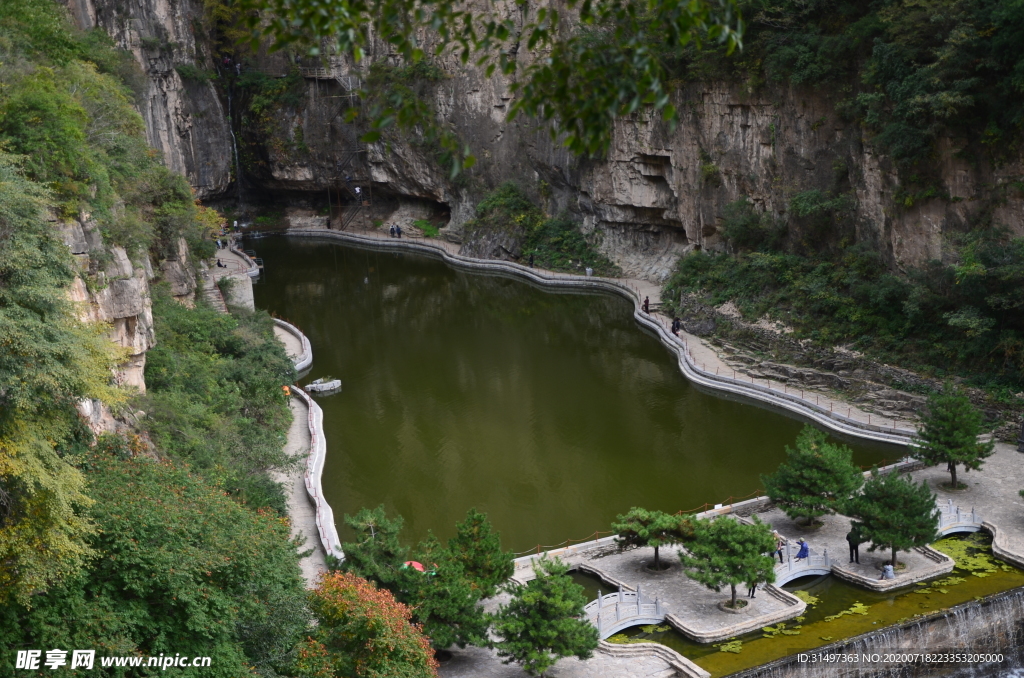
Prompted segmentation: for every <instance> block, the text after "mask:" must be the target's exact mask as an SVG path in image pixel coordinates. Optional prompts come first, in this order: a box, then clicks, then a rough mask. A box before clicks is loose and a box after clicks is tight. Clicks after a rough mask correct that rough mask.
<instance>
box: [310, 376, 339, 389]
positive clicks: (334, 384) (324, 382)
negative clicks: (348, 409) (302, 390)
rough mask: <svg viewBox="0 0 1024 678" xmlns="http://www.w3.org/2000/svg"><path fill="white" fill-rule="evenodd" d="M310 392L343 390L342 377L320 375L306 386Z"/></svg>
mask: <svg viewBox="0 0 1024 678" xmlns="http://www.w3.org/2000/svg"><path fill="white" fill-rule="evenodd" d="M306 390H307V391H309V392H310V393H334V392H335V391H340V390H341V379H335V378H334V377H320V378H319V379H314V380H313V381H312V382H310V383H309V384H308V385H307V386H306Z"/></svg>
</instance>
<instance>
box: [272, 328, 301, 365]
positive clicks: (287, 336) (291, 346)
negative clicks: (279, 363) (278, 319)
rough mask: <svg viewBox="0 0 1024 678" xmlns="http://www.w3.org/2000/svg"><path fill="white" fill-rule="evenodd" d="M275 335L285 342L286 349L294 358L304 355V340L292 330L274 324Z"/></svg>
mask: <svg viewBox="0 0 1024 678" xmlns="http://www.w3.org/2000/svg"><path fill="white" fill-rule="evenodd" d="M274 336H275V337H277V339H278V341H280V342H281V343H282V344H284V350H285V352H286V353H287V354H288V356H289V357H291V358H292V359H293V360H294V359H296V358H298V357H299V356H300V355H302V342H301V341H299V339H298V337H296V336H295V335H294V334H292V333H291V332H288V331H287V330H285V329H282V328H280V327H278V326H277V325H274Z"/></svg>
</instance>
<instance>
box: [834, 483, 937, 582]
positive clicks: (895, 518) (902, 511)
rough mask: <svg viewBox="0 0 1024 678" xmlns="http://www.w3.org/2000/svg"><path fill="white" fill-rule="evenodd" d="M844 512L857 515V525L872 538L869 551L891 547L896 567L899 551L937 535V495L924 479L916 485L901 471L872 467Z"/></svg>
mask: <svg viewBox="0 0 1024 678" xmlns="http://www.w3.org/2000/svg"><path fill="white" fill-rule="evenodd" d="M844 512H845V513H846V514H847V515H849V516H851V517H853V518H854V519H855V522H854V523H853V527H854V529H860V532H861V534H862V535H863V536H864V538H865V539H868V540H869V541H871V546H870V548H869V549H868V550H869V551H874V550H875V549H878V548H891V549H892V565H893V567H896V553H897V551H909V550H910V549H912V548H914V547H917V546H924V545H926V544H930V543H931V542H933V541H935V540H936V539H937V538H938V534H937V533H936V528H937V526H938V522H939V509H938V508H936V506H935V495H934V494H932V493H931V491H930V490H929V489H928V485H927V484H925V483H924V482H922V483H921V484H920V485H917V484H915V483H914V482H913V481H912V480H911V479H910V478H904V477H901V476H900V475H899V474H898V473H888V474H886V475H879V474H878V471H877V469H876V470H873V471H872V472H871V478H870V479H868V481H867V482H866V483H864V490H863V492H861V494H859V495H858V496H856V497H853V498H852V499H850V500H849V501H848V502H847V505H846V507H845V511H844Z"/></svg>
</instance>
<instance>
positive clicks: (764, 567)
mask: <svg viewBox="0 0 1024 678" xmlns="http://www.w3.org/2000/svg"><path fill="white" fill-rule="evenodd" d="M686 549H687V550H686V551H680V552H679V560H680V561H681V562H682V563H683V567H684V568H685V570H686V576H687V577H689V578H690V579H693V580H694V581H697V582H700V583H701V584H703V585H704V586H706V587H708V588H709V589H711V590H713V591H716V592H717V591H721V590H722V587H723V586H726V585H728V586H729V587H730V588H731V589H732V601H731V602H730V606H731V607H736V585H737V584H741V583H744V582H746V583H748V584H754V583H758V582H766V583H769V584H770V583H772V582H774V581H775V561H774V560H773V559H772V557H771V556H770V555H767V554H769V553H771V552H772V551H774V550H775V537H773V536H772V531H771V528H770V527H769V526H768V525H765V524H764V523H762V522H760V521H759V520H757V518H756V517H755V518H754V524H753V525H748V524H746V523H741V522H739V521H738V520H733V519H732V518H718V519H717V520H711V521H708V520H698V521H696V522H695V524H694V538H693V540H692V541H691V542H689V543H688V544H687V545H686ZM687 551H688V552H687Z"/></svg>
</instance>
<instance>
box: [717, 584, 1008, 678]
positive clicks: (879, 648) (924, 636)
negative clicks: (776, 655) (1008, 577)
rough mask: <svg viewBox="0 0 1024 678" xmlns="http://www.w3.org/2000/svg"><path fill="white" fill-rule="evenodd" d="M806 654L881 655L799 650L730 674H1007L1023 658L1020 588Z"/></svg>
mask: <svg viewBox="0 0 1024 678" xmlns="http://www.w3.org/2000/svg"><path fill="white" fill-rule="evenodd" d="M926 652H927V653H939V652H941V653H949V652H952V653H957V652H959V653H965V652H966V653H979V654H989V653H995V654H1002V655H1003V656H1004V658H1005V660H1004V662H1002V663H1001V664H988V665H985V664H983V663H979V662H976V661H966V662H959V663H941V664H937V663H936V664H916V665H915V663H914V662H912V661H909V662H908V661H894V660H893V659H894V658H892V657H890V658H889V659H890V661H885V655H886V654H895V655H897V657H896V658H895V659H899V658H901V657H902V656H904V655H907V654H914V653H926ZM806 654H807V655H816V656H822V655H826V656H827V655H832V656H838V657H847V658H849V657H852V656H853V655H857V656H859V657H860V658H861V659H863V658H864V655H865V654H867V655H875V654H877V655H879V659H880V661H877V662H874V661H867V662H864V661H862V662H860V663H857V664H854V663H844V662H831V663H829V662H815V663H812V662H811V661H809V659H808V658H803V660H802V658H801V656H800V654H793V655H790V656H788V657H783V658H782V659H779V660H776V661H774V662H770V663H768V664H763V665H761V666H758V667H755V668H752V669H748V670H746V671H742V672H740V673H736V674H734V676H733V678H844V677H848V676H858V678H883V677H885V678H911V677H916V676H940V675H941V676H995V675H1008V673H1007V672H1008V670H1009V669H1011V668H1019V667H1020V666H1022V660H1024V588H1016V589H1011V590H1009V591H1004V592H1003V593H997V594H995V595H993V596H989V597H987V598H984V599H982V600H980V601H971V602H969V603H963V604H961V605H957V606H955V607H952V608H950V609H948V610H943V611H942V612H936V613H934V614H930V615H927V616H924V617H922V618H920V619H917V620H914V621H910V622H907V623H904V624H900V625H897V626H891V627H889V628H886V629H881V630H879V631H873V632H871V633H866V634H863V635H860V636H856V637H854V638H850V639H847V640H844V641H840V642H837V643H832V644H831V645H825V646H823V647H818V648H815V649H814V650H809V651H808V652H807V653H806Z"/></svg>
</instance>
